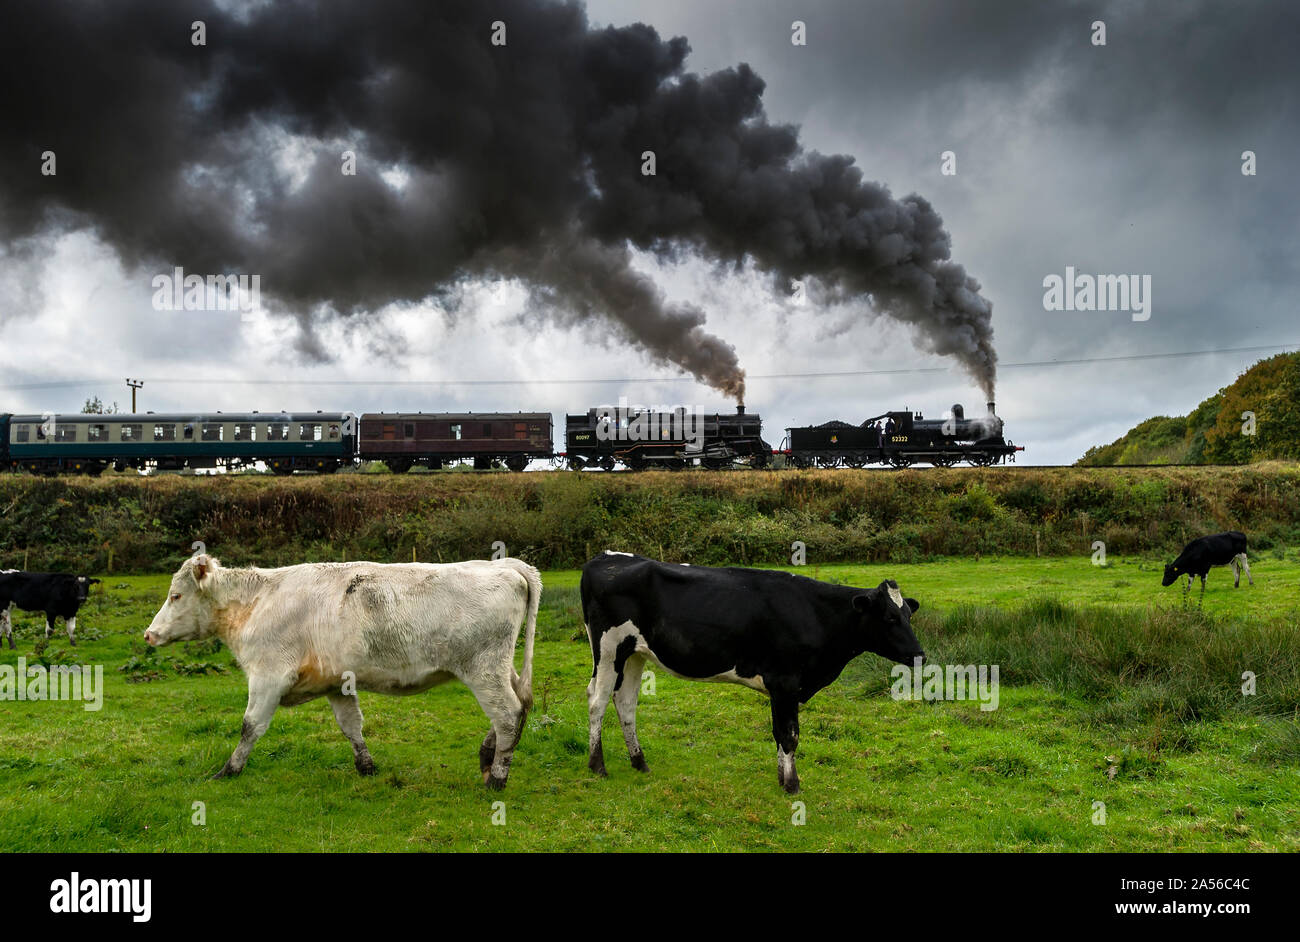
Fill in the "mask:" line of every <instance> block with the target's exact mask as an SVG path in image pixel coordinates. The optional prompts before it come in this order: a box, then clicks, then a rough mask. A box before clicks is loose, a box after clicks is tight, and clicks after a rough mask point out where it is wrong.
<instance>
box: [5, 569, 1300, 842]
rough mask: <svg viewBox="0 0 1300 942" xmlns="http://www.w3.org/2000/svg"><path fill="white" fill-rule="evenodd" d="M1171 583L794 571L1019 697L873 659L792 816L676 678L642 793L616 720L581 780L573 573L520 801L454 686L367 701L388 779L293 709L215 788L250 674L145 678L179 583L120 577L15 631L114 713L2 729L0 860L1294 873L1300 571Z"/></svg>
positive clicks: (64, 707)
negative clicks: (583, 860)
mask: <svg viewBox="0 0 1300 942" xmlns="http://www.w3.org/2000/svg"><path fill="white" fill-rule="evenodd" d="M1160 565H1161V564H1160V563H1159V562H1158V561H1156V560H1154V559H1147V560H1142V559H1123V558H1117V557H1114V556H1112V558H1111V560H1110V565H1109V566H1107V567H1105V568H1102V567H1096V566H1093V565H1091V563H1090V560H1089V557H1088V556H1080V557H1079V558H1077V559H1063V558H1044V559H1035V558H1032V557H1031V558H992V557H985V558H983V559H980V560H978V561H976V560H950V561H945V562H938V563H922V564H914V565H873V566H850V565H836V566H823V567H820V568H815V567H811V566H809V567H804V568H803V569H801V570H800V571H801V572H803V573H804V574H806V575H809V576H813V577H816V578H821V579H826V580H831V581H842V582H848V583H853V584H857V585H875V584H876V583H878V582H879V581H880V580H881V579H882V578H885V577H890V578H895V579H897V580H898V581H899V583H900V585H901V586H902V588H903V590H904V591H905V593H906V594H908V595H912V596H915V597H916V598H918V599H920V601H921V603H922V609H921V611H920V612H918V613H917V615H916V616H915V618H914V620H913V624H914V626H915V628H916V631H917V635H918V637H920V639H921V640H922V643H923V644H924V645H925V647H926V649H927V652H928V653H929V655H930V657H931V659H932V660H936V661H939V662H944V663H977V662H978V663H998V664H999V665H1000V668H1001V680H1002V689H1001V691H1000V702H999V706H998V709H996V710H993V711H981V710H980V709H979V706H978V704H977V703H975V702H973V701H967V702H939V703H932V702H921V701H896V700H894V699H892V698H891V697H890V696H889V695H888V689H889V684H890V677H889V665H888V664H887V663H886V662H885V661H883V660H881V659H879V658H877V657H875V656H873V655H864V656H863V657H861V658H858V659H857V660H856V661H854V662H852V663H851V664H850V665H849V667H848V668H847V669H846V671H845V672H844V674H843V675H842V676H841V678H840V680H839V681H837V682H836V683H835V684H833V685H832V686H831V687H829V688H827V689H826V690H824V691H822V692H821V693H819V694H818V695H817V696H816V697H815V698H814V699H813V700H812V701H811V702H810V703H809V704H807V705H806V706H805V707H804V708H803V711H802V715H801V721H802V735H801V741H800V748H799V772H800V777H801V779H802V782H803V792H802V793H801V794H800V795H799V796H797V799H791V797H789V796H787V795H785V794H784V793H783V792H782V791H781V790H780V789H779V787H778V786H777V783H776V769H775V764H776V763H775V747H774V745H773V742H772V738H771V732H770V716H769V713H768V709H767V701H766V700H765V699H764V698H763V697H762V696H760V695H759V694H756V693H754V692H752V691H749V690H745V689H743V688H740V687H734V686H726V685H715V684H699V683H690V682H687V681H683V680H679V679H676V678H673V677H670V676H666V675H663V674H660V675H659V676H657V677H656V678H655V688H656V689H655V692H654V695H653V696H645V695H643V696H642V698H641V707H640V711H639V716H638V719H639V726H640V734H641V742H642V744H643V746H644V747H645V750H646V757H647V759H648V761H649V764H650V768H651V772H650V774H649V775H641V774H639V773H636V772H634V771H632V770H631V768H630V767H629V765H628V763H627V761H626V753H625V752H624V751H623V749H622V743H621V737H620V736H619V735H618V731H617V722H616V720H615V719H614V716H613V711H612V709H611V711H610V714H609V717H608V718H607V726H606V736H605V748H606V760H607V763H608V765H609V769H610V776H609V778H608V779H603V780H602V779H597V778H595V777H593V776H592V775H591V774H590V773H589V772H588V771H587V769H586V743H587V733H586V699H585V686H586V681H587V677H588V674H589V671H590V656H589V653H588V650H587V647H586V643H585V638H584V637H583V635H582V628H581V619H580V616H579V607H578V599H577V592H576V585H577V580H578V574H577V572H575V571H558V572H547V573H544V574H543V579H544V582H545V586H546V588H545V591H544V593H543V609H542V615H541V619H540V622H539V626H540V642H539V644H538V651H537V658H536V660H537V671H536V677H535V690H536V698H537V704H536V708H535V710H534V712H533V713H532V714H531V715H530V717H529V724H528V728H527V729H526V731H525V733H524V736H523V740H522V742H521V743H520V746H519V749H518V751H517V752H516V753H515V761H514V766H513V769H512V773H511V777H510V783H509V785H508V787H507V789H506V790H505V791H504V792H501V793H496V792H494V793H488V792H487V791H485V790H484V789H483V787H482V786H481V785H480V784H479V775H478V764H477V749H478V744H479V741H480V740H481V738H482V735H483V733H484V731H485V730H486V728H487V719H486V717H484V715H483V714H482V713H481V711H480V710H479V708H478V706H477V704H476V703H475V702H474V700H473V698H472V696H471V695H470V694H469V692H468V691H467V690H466V689H465V688H464V687H463V686H461V685H459V684H451V685H447V686H444V687H440V688H436V689H435V690H433V691H430V692H427V693H424V694H420V695H417V696H414V697H408V698H387V697H381V696H378V695H370V694H365V693H363V694H362V709H363V711H364V712H365V716H366V736H367V739H368V741H369V745H370V749H371V752H372V753H373V755H374V757H375V761H376V763H377V765H378V766H379V774H378V775H376V776H374V777H371V778H362V777H360V776H358V775H357V774H356V773H355V771H354V770H353V767H352V754H351V749H350V747H349V746H348V744H347V742H346V740H345V739H344V738H343V736H342V735H341V734H340V732H339V731H338V728H337V726H336V725H335V722H334V719H333V716H332V714H331V712H330V710H329V707H328V705H327V703H326V702H325V701H323V700H321V701H315V702H313V703H309V704H306V705H303V706H299V707H295V708H292V709H283V708H282V709H281V710H280V711H279V712H277V714H276V717H275V720H274V722H273V723H272V725H271V729H270V731H269V732H268V733H267V734H266V736H264V737H263V738H262V740H261V741H260V742H259V743H258V744H257V747H256V748H255V749H254V751H253V754H252V758H251V759H250V760H249V763H248V767H247V768H246V770H245V772H244V774H243V775H242V776H240V777H238V778H234V779H227V780H221V781H210V780H209V779H208V776H210V775H211V774H212V773H213V772H215V771H216V770H217V769H218V768H219V767H220V766H221V764H222V763H223V762H224V761H225V759H226V758H227V756H228V755H229V753H230V750H231V749H232V748H233V747H234V745H235V743H236V741H237V738H238V731H239V726H240V720H241V715H242V711H243V707H244V700H245V686H244V678H243V675H242V674H241V673H240V672H239V671H238V669H237V668H235V667H234V665H233V663H232V661H231V659H230V657H229V654H228V653H227V652H226V651H225V650H224V649H219V648H218V646H216V645H211V644H208V643H203V642H200V643H196V644H192V645H189V646H179V645H178V646H174V647H171V648H165V649H161V650H159V651H156V652H152V653H150V652H149V651H148V650H147V649H146V648H145V646H144V645H143V643H142V642H141V641H140V640H139V638H140V634H141V632H142V631H143V629H144V627H145V626H146V625H147V624H148V622H149V619H150V618H151V617H152V615H153V613H154V611H155V610H156V609H157V607H158V605H159V604H161V601H162V599H163V598H164V595H165V592H166V584H167V579H168V576H167V575H152V576H137V577H118V576H109V577H106V581H105V584H104V585H103V586H101V587H97V588H100V589H102V590H103V592H102V594H100V595H96V596H94V597H93V598H92V600H91V601H90V602H88V603H87V605H86V607H85V608H83V610H82V613H81V616H80V618H79V619H78V627H79V629H80V636H81V637H80V643H79V645H78V646H77V647H76V648H73V649H70V648H68V646H67V644H66V636H64V637H62V639H60V636H58V635H56V636H55V639H54V640H53V641H52V642H51V643H50V644H49V646H48V647H44V646H42V645H41V644H40V643H39V641H38V639H39V638H40V637H41V636H42V635H43V628H42V626H41V620H40V616H32V615H28V614H24V613H15V622H16V626H17V631H18V650H16V651H13V652H11V651H8V650H7V649H6V650H4V651H3V653H2V655H0V664H14V663H15V662H16V660H17V656H18V655H22V656H24V657H25V658H27V660H28V661H29V662H32V661H33V660H35V659H38V658H44V659H45V660H46V661H48V662H53V663H59V662H67V661H71V660H76V661H80V662H81V663H84V664H88V665H93V664H102V665H103V667H104V685H105V695H104V700H103V709H102V710H100V711H98V712H90V711H86V710H84V709H83V708H82V706H81V705H80V704H76V703H68V702H3V703H0V717H2V720H0V723H2V726H3V732H2V733H0V738H2V740H3V747H2V748H0V850H5V851H13V850H21V851H37V850H53V851H115V850H127V851H151V850H168V851H233V850H306V851H318V850H321V851H324V850H340V851H371V850H390V851H427V850H554V851H592V850H604V849H611V850H612V849H617V850H633V851H650V850H728V851H730V850H803V851H824V850H837V851H838V850H842V851H847V850H916V851H927V850H944V851H949V850H1000V851H1025V850H1068V851H1103V850H1105V851H1134V850H1177V851H1221V850H1282V851H1285V850H1290V851H1295V850H1300V734H1298V733H1297V708H1298V707H1300V629H1298V628H1297V624H1298V623H1300V555H1298V554H1297V553H1296V552H1295V551H1290V552H1289V553H1288V552H1284V551H1282V550H1274V551H1270V552H1266V553H1263V554H1261V555H1259V556H1257V557H1256V558H1255V559H1254V560H1252V571H1253V573H1254V576H1255V582H1256V585H1255V586H1254V587H1253V588H1247V587H1245V585H1244V583H1243V587H1242V588H1241V589H1239V590H1236V591H1234V590H1233V589H1232V579H1231V574H1230V573H1229V572H1228V571H1227V570H1216V571H1214V572H1213V573H1212V574H1211V577H1210V587H1209V590H1208V592H1207V593H1206V597H1205V602H1204V606H1203V608H1198V607H1197V605H1196V593H1197V590H1193V594H1192V604H1191V605H1190V606H1189V607H1186V608H1184V607H1183V604H1182V601H1181V589H1179V588H1177V587H1171V588H1169V589H1161V588H1160V587H1159V575H1160ZM1243 671H1253V672H1254V673H1255V674H1256V675H1257V678H1258V680H1257V683H1258V692H1257V693H1256V694H1255V695H1254V696H1249V697H1247V696H1243V695H1242V693H1241V690H1240V687H1241V683H1242V680H1241V674H1242V672H1243ZM147 678H152V679H147ZM794 800H798V801H800V802H802V803H803V814H804V815H805V823H803V824H801V825H800V824H796V823H794V819H795V818H796V817H797V812H798V811H799V808H798V807H797V806H794V805H793V804H792V802H793V801H794ZM497 801H501V802H504V805H503V806H494V805H493V802H497ZM1098 801H1100V802H1104V803H1105V815H1106V818H1105V824H1104V825H1102V824H1094V823H1093V820H1094V817H1095V814H1096V809H1095V806H1094V802H1098ZM195 802H202V803H203V811H204V815H205V823H204V824H202V825H199V824H195V823H193V820H194V817H195V814H196V811H195V805H194V803H195ZM494 816H495V818H496V819H497V820H498V821H500V820H502V819H504V823H502V824H496V823H493V819H494Z"/></svg>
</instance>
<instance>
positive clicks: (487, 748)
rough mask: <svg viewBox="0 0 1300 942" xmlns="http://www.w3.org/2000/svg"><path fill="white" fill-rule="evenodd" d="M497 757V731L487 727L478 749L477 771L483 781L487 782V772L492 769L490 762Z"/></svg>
mask: <svg viewBox="0 0 1300 942" xmlns="http://www.w3.org/2000/svg"><path fill="white" fill-rule="evenodd" d="M496 757H497V731H496V728H495V727H492V726H489V727H488V731H487V735H486V736H484V737H483V744H482V745H481V746H479V747H478V770H479V773H480V774H481V775H482V776H483V781H484V782H486V781H487V780H488V772H489V770H491V768H492V762H493V760H495V759H496Z"/></svg>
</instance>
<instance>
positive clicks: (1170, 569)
mask: <svg viewBox="0 0 1300 942" xmlns="http://www.w3.org/2000/svg"><path fill="white" fill-rule="evenodd" d="M1180 575H1182V573H1180V572H1179V571H1178V564H1177V563H1170V564H1169V565H1168V566H1166V567H1165V577H1164V578H1163V579H1161V580H1160V584H1161V585H1173V584H1174V583H1175V582H1177V581H1178V577H1179V576H1180Z"/></svg>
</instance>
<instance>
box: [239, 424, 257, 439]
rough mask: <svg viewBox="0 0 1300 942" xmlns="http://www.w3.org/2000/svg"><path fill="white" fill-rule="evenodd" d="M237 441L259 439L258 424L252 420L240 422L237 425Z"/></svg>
mask: <svg viewBox="0 0 1300 942" xmlns="http://www.w3.org/2000/svg"><path fill="white" fill-rule="evenodd" d="M235 441H237V442H255V441H257V426H256V425H254V424H253V423H252V422H240V423H238V424H236V425H235Z"/></svg>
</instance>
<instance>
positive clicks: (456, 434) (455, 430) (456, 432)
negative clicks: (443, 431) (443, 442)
mask: <svg viewBox="0 0 1300 942" xmlns="http://www.w3.org/2000/svg"><path fill="white" fill-rule="evenodd" d="M451 437H452V438H453V439H454V440H456V441H460V426H459V425H453V426H452V427H451Z"/></svg>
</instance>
